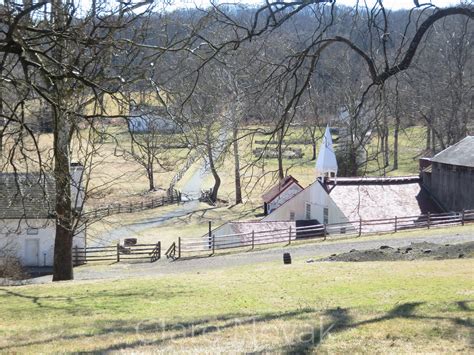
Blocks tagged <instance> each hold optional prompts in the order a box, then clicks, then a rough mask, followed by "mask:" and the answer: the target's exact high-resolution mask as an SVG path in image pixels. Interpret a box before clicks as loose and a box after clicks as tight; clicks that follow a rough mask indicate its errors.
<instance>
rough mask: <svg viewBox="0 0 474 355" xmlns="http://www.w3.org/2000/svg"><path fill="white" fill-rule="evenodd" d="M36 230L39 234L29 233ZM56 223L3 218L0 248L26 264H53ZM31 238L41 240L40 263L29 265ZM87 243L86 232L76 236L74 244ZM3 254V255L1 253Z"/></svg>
mask: <svg viewBox="0 0 474 355" xmlns="http://www.w3.org/2000/svg"><path fill="white" fill-rule="evenodd" d="M28 230H30V233H31V232H33V231H34V230H37V234H33V235H29V234H28ZM54 237H55V225H54V222H53V221H48V220H28V222H26V221H21V222H20V221H19V220H1V221H0V250H1V251H2V252H3V253H8V254H9V255H14V256H16V257H17V258H18V259H19V260H20V262H21V264H22V265H24V266H52V265H53V258H54ZM29 239H33V240H34V239H37V240H38V241H39V250H38V263H37V264H36V263H34V264H36V265H33V264H31V265H29V264H30V263H28V262H27V255H26V252H27V251H26V244H27V242H26V241H27V240H29ZM85 243H86V237H85V233H84V232H82V233H80V234H78V235H77V236H75V237H74V241H73V246H77V247H79V248H83V247H84V246H85ZM0 256H1V255H0Z"/></svg>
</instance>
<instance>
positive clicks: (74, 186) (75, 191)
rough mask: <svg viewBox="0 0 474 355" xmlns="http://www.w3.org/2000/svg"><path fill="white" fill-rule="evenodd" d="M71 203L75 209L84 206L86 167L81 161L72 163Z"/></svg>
mask: <svg viewBox="0 0 474 355" xmlns="http://www.w3.org/2000/svg"><path fill="white" fill-rule="evenodd" d="M70 174H71V204H72V206H73V207H74V209H80V208H82V204H83V203H84V196H85V191H84V187H83V180H84V179H83V175H84V167H83V166H82V164H80V163H71V171H70Z"/></svg>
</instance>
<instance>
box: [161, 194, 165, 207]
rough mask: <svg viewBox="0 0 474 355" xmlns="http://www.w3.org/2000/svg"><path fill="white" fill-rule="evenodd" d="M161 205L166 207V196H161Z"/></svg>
mask: <svg viewBox="0 0 474 355" xmlns="http://www.w3.org/2000/svg"><path fill="white" fill-rule="evenodd" d="M161 205H162V206H164V205H165V196H161Z"/></svg>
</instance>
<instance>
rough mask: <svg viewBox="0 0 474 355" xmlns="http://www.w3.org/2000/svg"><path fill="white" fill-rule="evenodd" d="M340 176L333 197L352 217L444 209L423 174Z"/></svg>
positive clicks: (419, 213)
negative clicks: (425, 185) (424, 182)
mask: <svg viewBox="0 0 474 355" xmlns="http://www.w3.org/2000/svg"><path fill="white" fill-rule="evenodd" d="M351 179H352V178H345V179H344V180H343V181H341V179H340V178H339V179H338V180H337V184H336V185H334V187H333V188H332V190H330V191H331V192H330V196H331V198H332V200H333V201H334V202H335V203H336V204H337V206H338V207H339V208H340V209H341V211H342V212H343V213H344V215H345V216H346V217H347V218H348V219H349V220H350V221H357V220H359V219H360V218H362V219H363V220H371V219H382V218H393V217H395V216H399V217H400V216H418V215H421V214H425V213H427V212H432V213H435V212H442V210H441V209H440V208H439V207H438V205H437V204H436V203H435V202H434V201H433V200H432V199H431V197H430V195H429V193H428V192H427V191H426V190H425V189H423V188H422V187H421V185H420V182H419V178H415V177H402V178H354V179H352V180H353V181H350V180H351Z"/></svg>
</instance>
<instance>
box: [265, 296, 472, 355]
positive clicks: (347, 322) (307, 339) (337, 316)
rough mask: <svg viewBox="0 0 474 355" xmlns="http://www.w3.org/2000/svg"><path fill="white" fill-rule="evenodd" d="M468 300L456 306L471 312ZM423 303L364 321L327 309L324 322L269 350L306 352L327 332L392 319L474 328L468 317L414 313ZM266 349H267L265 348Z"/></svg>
mask: <svg viewBox="0 0 474 355" xmlns="http://www.w3.org/2000/svg"><path fill="white" fill-rule="evenodd" d="M469 302H472V301H458V302H456V305H457V307H458V308H459V309H460V310H462V311H468V312H472V311H473V309H471V308H470V307H469ZM422 304H424V302H411V303H403V304H400V305H398V306H395V307H394V308H393V309H391V310H390V311H389V312H388V313H387V314H385V315H384V316H381V317H375V318H372V319H368V320H364V321H355V320H354V319H353V318H352V317H351V316H350V315H349V310H348V309H345V308H335V309H329V310H327V311H325V312H324V313H323V315H324V316H326V317H328V318H329V320H328V321H326V322H325V323H324V324H321V325H319V326H315V327H314V328H313V330H312V332H310V333H306V334H304V335H302V336H300V337H299V339H297V340H296V341H295V342H294V343H293V344H290V345H288V346H285V347H282V348H279V349H272V350H269V351H270V352H274V351H275V352H283V353H287V354H308V353H313V352H314V351H316V350H317V348H318V347H319V345H320V344H321V343H322V342H323V340H324V338H325V337H326V336H327V335H328V334H335V333H340V332H344V331H346V330H350V329H354V328H357V327H360V326H364V325H367V324H373V323H379V322H383V321H386V320H392V319H416V320H436V321H442V320H443V321H449V322H451V323H452V324H453V325H457V326H463V327H467V328H474V321H473V320H471V319H470V318H467V319H463V318H459V317H440V316H425V315H420V314H415V311H416V309H417V308H418V307H419V306H420V305H422ZM266 351H268V350H266Z"/></svg>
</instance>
